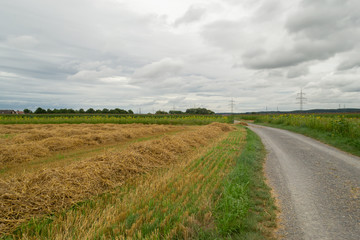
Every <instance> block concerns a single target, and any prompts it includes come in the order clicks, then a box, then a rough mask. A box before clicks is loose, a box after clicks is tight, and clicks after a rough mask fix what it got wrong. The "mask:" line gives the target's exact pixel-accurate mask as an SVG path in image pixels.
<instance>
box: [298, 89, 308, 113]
mask: <svg viewBox="0 0 360 240" xmlns="http://www.w3.org/2000/svg"><path fill="white" fill-rule="evenodd" d="M304 95H305V93H303V91H302V88H301V90H300V93H298V94H297V96H298V97H297V98H296V99H297V100H299V104H300V111H302V110H303V105H304V104H305V101H306V98H305V97H304Z"/></svg>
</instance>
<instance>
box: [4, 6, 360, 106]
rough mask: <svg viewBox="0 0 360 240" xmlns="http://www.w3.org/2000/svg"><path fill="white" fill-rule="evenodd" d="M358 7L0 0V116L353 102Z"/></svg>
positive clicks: (357, 81)
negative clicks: (301, 100) (5, 112)
mask: <svg viewBox="0 0 360 240" xmlns="http://www.w3.org/2000/svg"><path fill="white" fill-rule="evenodd" d="M359 73H360V1H359V0H191V1H190V0H173V1H168V0H151V1H147V0H127V1H125V0H76V1H74V0H62V1H55V0H11V1H8V0H0V109H24V108H30V109H36V108H37V107H42V108H74V109H79V108H85V109H87V108H89V107H93V108H100V109H102V108H105V107H106V108H116V107H118V108H123V109H133V110H134V112H139V111H140V108H141V112H142V113H148V112H153V111H156V110H160V109H161V110H165V111H169V110H171V109H176V110H183V111H184V110H186V109H187V108H191V107H205V108H209V109H211V110H213V111H215V112H226V111H228V112H229V111H230V101H231V99H232V98H233V99H234V101H235V107H234V111H236V112H245V111H261V110H265V109H266V108H267V109H268V110H276V109H277V108H278V109H279V110H295V109H299V104H297V100H296V97H297V93H298V92H300V89H303V92H304V93H306V95H305V97H306V98H307V101H306V104H305V105H304V109H313V108H338V107H339V104H340V106H341V107H344V106H346V107H360V75H359Z"/></svg>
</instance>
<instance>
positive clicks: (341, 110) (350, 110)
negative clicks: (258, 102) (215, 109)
mask: <svg viewBox="0 0 360 240" xmlns="http://www.w3.org/2000/svg"><path fill="white" fill-rule="evenodd" d="M286 113H360V108H339V109H310V110H303V111H300V110H295V111H260V112H245V113H233V114H234V115H236V114H286ZM216 114H219V115H230V114H231V113H216Z"/></svg>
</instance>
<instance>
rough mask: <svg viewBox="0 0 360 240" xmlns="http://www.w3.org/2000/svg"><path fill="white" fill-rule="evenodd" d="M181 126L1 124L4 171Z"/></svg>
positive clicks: (0, 149) (176, 128) (179, 128)
mask: <svg viewBox="0 0 360 240" xmlns="http://www.w3.org/2000/svg"><path fill="white" fill-rule="evenodd" d="M183 129H184V127H181V126H171V125H166V126H165V125H143V124H127V125H118V124H79V125H74V124H57V125H55V124H47V125H40V124H39V125H34V124H33V125H31V124H28V125H0V166H2V167H0V170H1V168H3V167H5V166H6V165H14V164H20V163H24V162H28V161H33V160H36V159H39V158H43V157H47V156H51V155H53V154H54V153H57V152H63V151H67V150H74V149H79V148H84V147H91V146H101V145H104V144H111V143H118V142H123V141H128V140H130V139H136V138H140V137H144V136H150V135H154V134H159V133H165V132H170V131H179V130H183Z"/></svg>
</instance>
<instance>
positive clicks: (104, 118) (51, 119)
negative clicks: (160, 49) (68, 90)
mask: <svg viewBox="0 0 360 240" xmlns="http://www.w3.org/2000/svg"><path fill="white" fill-rule="evenodd" d="M212 122H222V123H229V122H231V118H229V117H226V116H220V115H152V114H149V115H142V114H134V115H129V114H123V115H122V114H118V115H116V114H111V115H105V114H26V115H0V124H62V123H70V124H79V123H91V124H96V123H115V124H130V123H143V124H173V125H182V124H183V125H205V124H209V123H212Z"/></svg>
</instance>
